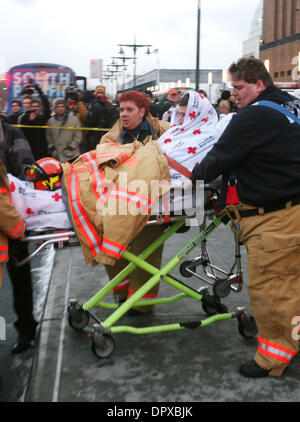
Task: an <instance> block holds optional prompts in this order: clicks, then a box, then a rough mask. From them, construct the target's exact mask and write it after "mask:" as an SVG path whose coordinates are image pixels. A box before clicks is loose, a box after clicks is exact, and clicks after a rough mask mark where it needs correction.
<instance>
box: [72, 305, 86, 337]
mask: <svg viewBox="0 0 300 422" xmlns="http://www.w3.org/2000/svg"><path fill="white" fill-rule="evenodd" d="M68 310H69V316H68V323H69V325H70V327H72V328H73V329H74V330H76V331H81V330H83V329H84V328H85V327H86V326H87V325H88V323H89V319H90V316H89V314H88V313H87V312H85V311H84V310H83V309H81V308H79V309H78V308H74V307H73V306H71V307H70V308H69V309H68Z"/></svg>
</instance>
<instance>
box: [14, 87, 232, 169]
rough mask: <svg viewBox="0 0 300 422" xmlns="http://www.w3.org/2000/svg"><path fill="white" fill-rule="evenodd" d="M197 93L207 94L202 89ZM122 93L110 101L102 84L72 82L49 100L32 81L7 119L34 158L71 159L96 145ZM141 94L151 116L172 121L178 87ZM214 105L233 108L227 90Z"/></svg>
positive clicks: (224, 111)
mask: <svg viewBox="0 0 300 422" xmlns="http://www.w3.org/2000/svg"><path fill="white" fill-rule="evenodd" d="M198 93H199V95H204V96H206V97H207V94H206V92H205V91H203V90H199V91H198ZM121 94H122V91H119V92H118V93H117V97H116V103H115V104H112V102H111V101H110V99H109V98H108V97H107V95H106V89H105V86H103V85H99V86H97V87H96V89H95V90H94V91H86V92H81V91H80V90H78V89H77V88H76V87H75V86H73V85H72V86H70V87H68V88H67V89H66V94H65V97H64V98H57V99H55V100H53V102H52V104H51V103H50V101H49V99H48V97H47V96H46V95H45V94H44V93H43V92H42V90H41V88H40V87H39V86H38V85H37V84H32V86H31V88H30V91H29V93H26V90H25V94H24V95H23V97H22V99H21V100H19V99H14V100H12V101H11V103H10V110H11V112H10V114H9V115H8V116H6V121H7V122H8V123H10V124H13V125H21V130H22V132H23V134H24V136H25V137H26V139H27V140H28V142H29V144H30V146H31V149H32V152H33V156H34V158H35V160H39V159H41V158H44V157H47V156H52V157H54V158H56V159H58V160H59V161H60V162H65V161H69V162H72V161H74V160H75V159H76V158H77V157H78V156H79V155H80V154H82V153H85V152H87V151H89V150H92V149H95V147H96V145H97V144H98V143H99V142H100V139H101V137H102V136H103V135H104V134H105V132H106V130H105V129H110V128H112V126H113V125H114V124H115V122H116V121H117V120H118V119H119V106H118V104H119V103H118V99H119V97H120V95H121ZM141 94H144V95H146V97H147V98H148V101H149V103H150V113H151V115H152V116H153V117H157V118H158V119H159V120H165V121H169V122H170V121H171V116H172V113H173V111H174V109H175V108H176V105H177V103H178V101H179V100H180V97H181V93H180V91H179V90H178V89H175V88H173V89H170V90H169V91H168V92H167V94H166V95H165V96H163V97H162V98H161V99H160V100H159V99H158V98H156V99H154V98H153V94H152V93H151V92H150V91H147V92H144V93H141ZM215 107H216V110H217V112H218V114H219V116H220V118H222V116H223V115H225V114H228V113H230V112H233V111H236V109H235V104H234V101H233V100H232V98H231V96H230V91H223V92H222V94H221V97H220V98H219V100H218V101H217V103H216V104H215ZM45 126H47V127H45ZM70 128H73V129H70Z"/></svg>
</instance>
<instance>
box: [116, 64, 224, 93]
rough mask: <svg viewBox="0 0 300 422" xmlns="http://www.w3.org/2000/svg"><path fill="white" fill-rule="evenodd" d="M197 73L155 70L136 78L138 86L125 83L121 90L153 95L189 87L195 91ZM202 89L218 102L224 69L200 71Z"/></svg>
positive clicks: (131, 82) (222, 86) (188, 70)
mask: <svg viewBox="0 0 300 422" xmlns="http://www.w3.org/2000/svg"><path fill="white" fill-rule="evenodd" d="M195 86H196V72H195V70H194V69H155V70H152V71H150V72H148V73H145V74H144V75H139V76H137V77H136V86H135V87H134V86H133V80H131V81H129V82H127V83H125V84H124V85H122V86H121V87H120V88H119V89H120V90H126V91H127V90H130V89H136V90H140V91H147V90H149V91H152V92H153V93H164V92H167V91H168V90H169V89H171V88H175V87H177V88H178V87H187V88H193V89H195ZM199 87H200V89H204V90H205V91H206V93H207V95H208V97H209V98H210V100H211V101H216V99H217V98H219V96H220V92H221V91H222V89H224V88H225V83H223V70H222V69H203V70H200V86H199Z"/></svg>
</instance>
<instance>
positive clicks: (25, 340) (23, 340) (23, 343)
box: [11, 336, 34, 354]
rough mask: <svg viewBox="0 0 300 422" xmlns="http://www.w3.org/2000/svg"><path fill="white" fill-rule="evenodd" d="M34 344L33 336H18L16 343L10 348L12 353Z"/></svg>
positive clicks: (21, 351)
mask: <svg viewBox="0 0 300 422" xmlns="http://www.w3.org/2000/svg"><path fill="white" fill-rule="evenodd" d="M33 345H34V336H33V337H32V336H19V337H18V340H17V343H16V344H15V345H14V346H13V348H12V351H11V352H12V353H13V354H19V353H23V352H25V351H26V350H27V349H30V348H31V347H33Z"/></svg>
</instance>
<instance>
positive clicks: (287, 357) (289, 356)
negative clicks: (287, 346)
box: [259, 343, 293, 360]
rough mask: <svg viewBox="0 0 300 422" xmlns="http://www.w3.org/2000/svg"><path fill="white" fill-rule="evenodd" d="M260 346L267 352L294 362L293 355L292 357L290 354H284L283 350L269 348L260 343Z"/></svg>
mask: <svg viewBox="0 0 300 422" xmlns="http://www.w3.org/2000/svg"><path fill="white" fill-rule="evenodd" d="M259 346H260V347H261V348H262V349H264V350H266V351H267V352H270V353H273V354H274V355H278V356H281V357H283V358H286V359H289V360H292V358H293V355H291V354H290V353H287V352H283V351H282V350H279V349H276V348H275V347H272V346H267V345H266V344H263V343H259Z"/></svg>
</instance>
